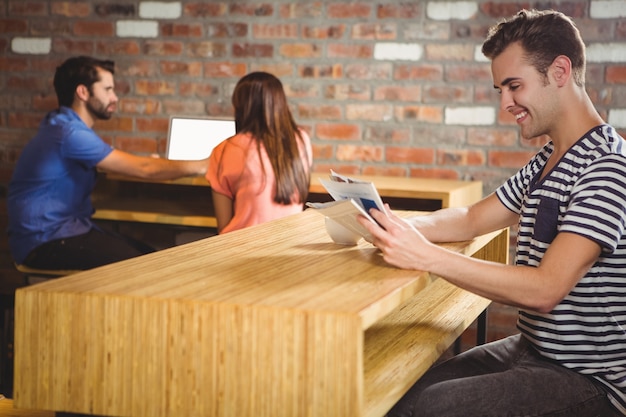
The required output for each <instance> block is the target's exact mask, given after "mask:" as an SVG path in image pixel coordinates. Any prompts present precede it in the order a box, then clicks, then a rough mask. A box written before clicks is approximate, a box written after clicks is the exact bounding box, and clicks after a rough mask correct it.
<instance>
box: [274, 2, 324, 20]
mask: <svg viewBox="0 0 626 417" xmlns="http://www.w3.org/2000/svg"><path fill="white" fill-rule="evenodd" d="M278 13H279V15H280V17H281V18H283V19H298V18H319V17H320V16H321V15H322V13H323V5H322V2H321V1H315V2H306V3H290V4H284V5H281V6H280V8H279V12H278Z"/></svg>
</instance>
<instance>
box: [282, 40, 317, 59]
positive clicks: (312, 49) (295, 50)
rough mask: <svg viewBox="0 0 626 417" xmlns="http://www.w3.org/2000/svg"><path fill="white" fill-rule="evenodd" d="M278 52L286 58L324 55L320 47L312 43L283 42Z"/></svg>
mask: <svg viewBox="0 0 626 417" xmlns="http://www.w3.org/2000/svg"><path fill="white" fill-rule="evenodd" d="M278 53H279V54H280V55H282V56H284V57H286V58H319V57H320V56H321V55H322V53H321V50H320V49H319V47H318V46H317V45H315V44H312V43H288V44H282V45H280V47H279V48H278Z"/></svg>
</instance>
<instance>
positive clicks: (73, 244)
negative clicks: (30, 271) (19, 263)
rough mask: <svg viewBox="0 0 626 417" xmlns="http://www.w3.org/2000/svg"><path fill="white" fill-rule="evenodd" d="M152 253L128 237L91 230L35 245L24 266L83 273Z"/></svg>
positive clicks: (150, 248)
mask: <svg viewBox="0 0 626 417" xmlns="http://www.w3.org/2000/svg"><path fill="white" fill-rule="evenodd" d="M154 251H155V249H154V248H152V247H150V246H149V245H147V244H145V243H143V242H140V241H138V240H135V239H132V238H130V237H128V236H124V235H121V234H119V233H115V232H113V231H110V230H102V229H100V228H99V227H93V228H92V229H91V230H90V231H89V232H87V233H85V234H83V235H78V236H73V237H68V238H64V239H57V240H53V241H50V242H46V243H44V244H42V245H40V246H38V247H37V248H35V249H34V250H33V251H32V252H31V253H30V254H28V256H27V257H26V260H24V262H23V264H24V265H26V266H29V267H31V268H38V269H50V270H55V269H66V270H71V269H73V270H86V269H91V268H95V267H97V266H102V265H107V264H110V263H114V262H118V261H122V260H124V259H129V258H134V257H137V256H140V255H145V254H147V253H151V252H154Z"/></svg>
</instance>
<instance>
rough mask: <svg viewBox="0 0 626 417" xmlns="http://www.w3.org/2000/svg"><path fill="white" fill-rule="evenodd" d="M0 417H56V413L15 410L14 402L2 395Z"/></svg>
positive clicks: (0, 398)
mask: <svg viewBox="0 0 626 417" xmlns="http://www.w3.org/2000/svg"><path fill="white" fill-rule="evenodd" d="M0 417H55V413H54V411H45V410H26V409H19V408H13V400H12V399H10V398H6V397H4V396H1V395H0Z"/></svg>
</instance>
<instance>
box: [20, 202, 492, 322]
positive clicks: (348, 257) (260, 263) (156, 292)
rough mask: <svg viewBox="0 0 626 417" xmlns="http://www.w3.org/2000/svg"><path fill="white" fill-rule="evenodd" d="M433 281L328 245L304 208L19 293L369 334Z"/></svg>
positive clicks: (371, 253)
mask: <svg viewBox="0 0 626 417" xmlns="http://www.w3.org/2000/svg"><path fill="white" fill-rule="evenodd" d="M415 213H416V212H413V213H411V212H406V213H404V215H409V214H415ZM484 239H490V237H489V236H486V237H485V238H484ZM475 244H476V245H481V244H482V243H481V242H476V243H475ZM446 246H447V247H449V248H450V249H453V250H456V251H459V252H464V253H468V251H472V250H473V249H472V247H471V245H469V246H468V243H467V242H465V243H463V242H460V243H452V244H446ZM430 281H431V277H430V275H429V274H428V273H426V272H423V271H409V270H401V269H398V268H395V267H392V266H390V265H388V264H387V263H385V262H384V261H383V259H382V257H381V256H380V252H379V251H378V249H377V248H375V247H373V246H372V245H371V244H369V243H367V242H366V241H364V240H361V241H360V242H359V244H358V245H357V246H341V245H337V244H335V243H333V242H332V241H331V239H330V237H329V236H328V235H327V234H326V231H325V228H324V217H323V216H322V215H320V214H319V213H317V212H315V211H314V210H306V211H304V212H302V213H298V214H296V215H293V216H290V217H287V218H283V219H280V220H277V221H274V222H270V223H266V224H264V225H259V226H255V227H251V228H247V229H243V230H239V231H236V232H232V233H227V234H225V235H219V236H214V237H211V238H208V239H203V240H200V241H196V242H192V243H188V244H185V245H181V246H178V247H174V248H170V249H166V250H162V251H159V252H156V253H153V254H149V255H145V256H142V257H139V258H135V259H129V260H127V261H122V262H118V263H115V264H111V265H106V266H103V267H99V268H95V269H92V270H90V271H86V272H81V273H77V274H74V275H71V276H68V277H65V278H61V279H57V280H53V281H49V282H45V283H41V284H37V285H36V286H33V287H26V288H23V289H21V290H20V291H29V290H31V289H33V288H34V289H35V290H37V291H42V290H43V291H48V290H49V291H55V292H71V293H76V294H78V293H85V294H92V295H98V294H102V295H110V294H116V295H120V296H125V297H140V298H141V297H145V298H151V299H152V298H162V299H175V300H189V301H196V302H205V301H206V302H210V303H230V304H239V305H252V304H254V305H258V306H267V307H271V308H282V309H299V310H303V311H305V310H314V311H318V312H319V311H328V312H332V313H341V314H350V315H359V316H360V317H361V320H362V323H363V328H364V329H366V328H368V327H369V326H370V325H371V324H372V323H374V322H376V321H377V320H378V319H380V318H381V317H383V316H385V315H386V314H387V313H389V312H390V311H392V310H393V309H395V308H396V307H397V306H398V305H400V304H401V303H402V302H404V301H405V300H407V299H408V298H410V297H411V296H413V295H415V294H416V293H417V292H418V291H420V290H421V289H422V288H424V287H425V286H426V285H428V284H429V283H430Z"/></svg>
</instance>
